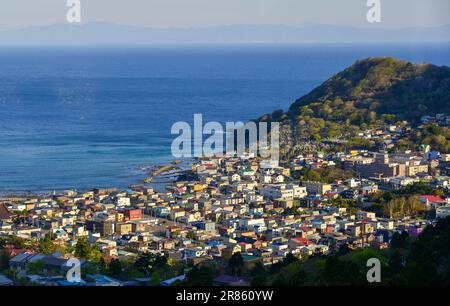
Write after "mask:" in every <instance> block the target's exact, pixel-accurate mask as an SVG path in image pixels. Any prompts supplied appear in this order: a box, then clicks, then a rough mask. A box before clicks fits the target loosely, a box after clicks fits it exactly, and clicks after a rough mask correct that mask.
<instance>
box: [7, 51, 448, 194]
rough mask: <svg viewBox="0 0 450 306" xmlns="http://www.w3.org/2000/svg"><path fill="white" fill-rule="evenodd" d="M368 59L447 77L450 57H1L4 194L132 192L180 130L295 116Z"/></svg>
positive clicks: (290, 54)
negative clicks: (291, 112)
mask: <svg viewBox="0 0 450 306" xmlns="http://www.w3.org/2000/svg"><path fill="white" fill-rule="evenodd" d="M369 56H395V57H399V58H401V59H405V60H410V61H414V62H417V63H420V62H431V63H434V64H437V65H447V66H450V46H449V45H441V44H440V45H438V44H431V45H424V46H395V45H389V46H380V45H369V46H367V45H366V46H361V45H358V46H335V45H317V46H312V45H304V46H299V45H297V46H287V45H286V46H276V47H275V46H267V45H247V46H245V45H244V46H200V45H198V46H154V47H108V48H87V47H86V48H81V47H78V48H58V47H55V48H2V49H0V191H28V190H32V191H36V190H41V191H42V190H53V189H62V188H91V187H107V186H115V187H121V188H123V187H126V186H127V185H129V184H132V183H137V182H138V181H139V179H140V178H141V177H142V173H141V172H140V171H139V170H138V168H139V167H140V166H143V165H152V164H157V163H163V162H167V161H169V160H171V159H172V158H171V156H170V144H171V141H172V139H173V136H172V135H171V134H170V128H171V126H172V124H173V123H174V122H176V121H180V120H182V121H192V120H193V114H194V113H202V114H203V117H204V121H207V120H208V121H210V120H215V121H220V122H226V121H238V120H248V119H252V118H256V117H259V116H260V115H262V114H264V113H267V112H271V111H273V110H276V109H280V108H282V109H286V108H287V107H288V106H289V105H290V104H291V103H292V102H293V101H294V100H295V99H296V98H297V97H299V96H301V95H303V94H305V93H307V92H308V91H310V90H311V89H313V88H314V87H315V86H317V85H319V84H320V83H321V82H323V81H324V80H326V79H327V78H328V77H330V76H331V75H332V74H334V73H337V72H339V71H340V70H342V69H344V68H345V67H347V66H349V65H351V64H352V63H354V62H355V61H356V60H357V59H360V58H366V57H369Z"/></svg>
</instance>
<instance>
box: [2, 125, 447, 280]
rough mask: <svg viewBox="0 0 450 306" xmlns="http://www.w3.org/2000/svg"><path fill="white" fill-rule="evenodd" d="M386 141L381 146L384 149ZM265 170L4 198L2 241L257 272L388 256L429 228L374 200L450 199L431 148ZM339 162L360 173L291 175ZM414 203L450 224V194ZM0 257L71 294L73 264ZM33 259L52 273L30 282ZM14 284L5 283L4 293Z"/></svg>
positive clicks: (12, 252) (214, 162) (356, 153)
mask: <svg viewBox="0 0 450 306" xmlns="http://www.w3.org/2000/svg"><path fill="white" fill-rule="evenodd" d="M435 119H436V118H435ZM438 119H439V118H438ZM441 119H442V118H440V119H439V120H441ZM427 120H431V119H430V118H428V119H427ZM401 132H402V128H399V127H397V126H390V127H388V128H386V129H382V130H379V131H377V130H375V131H369V132H367V133H365V134H364V135H362V137H368V138H373V137H386V135H391V136H390V137H386V140H392V135H395V133H401ZM388 138H389V139H388ZM389 144H390V142H386V146H389ZM260 162H261V161H260V160H259V159H257V158H254V157H252V156H247V157H239V158H238V157H220V158H219V157H212V158H202V159H198V160H196V161H195V162H194V163H193V164H192V169H190V171H191V172H192V173H193V174H195V180H194V181H176V182H173V183H171V184H170V185H168V186H166V187H165V189H164V190H155V189H154V188H152V187H149V186H151V185H134V186H130V188H129V189H127V190H117V189H94V190H90V191H73V190H68V191H65V192H62V193H60V194H50V195H45V196H44V195H39V196H34V197H31V196H17V197H4V198H2V199H1V200H0V236H17V237H22V238H26V239H30V240H35V241H39V240H40V239H42V238H43V237H45V236H46V235H50V237H51V239H52V241H53V243H55V244H61V245H63V246H74V245H76V243H77V241H78V240H79V239H80V238H85V239H87V241H88V242H89V243H91V244H95V245H96V246H98V247H99V249H100V250H101V252H102V253H103V254H104V256H107V257H109V258H119V259H121V258H133V257H136V256H137V254H139V253H143V252H152V253H157V254H160V253H163V254H165V255H166V256H168V257H170V258H172V259H175V260H182V261H185V262H190V263H192V264H200V263H202V262H208V261H213V262H219V263H225V262H227V261H228V259H229V258H230V257H231V256H232V255H233V254H234V253H236V252H240V253H241V254H242V255H243V260H244V267H245V268H246V269H251V268H252V267H253V266H254V265H255V264H256V263H262V264H264V265H271V264H274V263H276V262H279V261H281V260H283V259H284V258H285V257H286V256H287V255H288V254H289V253H291V254H294V255H296V256H303V255H312V254H316V253H321V254H328V253H329V252H333V251H335V250H337V249H338V248H339V247H340V246H341V245H344V244H345V245H347V246H349V247H350V248H359V247H366V246H371V247H375V248H386V247H388V246H389V241H390V239H391V237H392V235H393V234H394V233H395V232H400V231H406V232H408V233H409V235H411V236H416V235H418V234H420V232H421V231H422V230H423V229H424V227H425V226H427V225H428V224H429V223H431V222H433V220H430V219H420V218H399V219H388V218H381V217H378V216H376V215H375V213H374V212H371V211H370V209H368V207H370V204H371V203H370V195H371V194H373V193H375V192H377V191H379V190H382V189H385V190H386V189H389V190H395V189H398V188H401V187H404V186H407V185H410V184H413V183H414V182H418V181H420V182H426V183H427V184H430V185H431V186H433V187H435V188H441V189H443V190H444V191H445V192H444V193H443V194H447V191H448V183H449V177H447V174H448V173H447V169H448V167H449V162H450V155H449V154H440V153H439V152H433V151H430V148H429V146H423V147H422V150H421V151H420V152H412V151H404V152H402V153H397V154H387V153H378V152H369V151H367V150H353V151H350V152H341V153H334V154H329V155H327V154H322V153H320V152H316V153H313V154H303V155H298V156H296V157H295V158H293V159H291V160H290V161H289V162H285V163H283V164H282V165H280V166H277V167H273V168H265V167H261V163H260ZM336 164H340V165H342V167H343V169H346V170H352V171H354V172H355V173H358V176H356V177H352V178H349V179H346V180H336V181H334V182H332V183H324V182H318V181H298V180H294V179H293V178H292V175H291V174H292V172H293V171H298V170H302V169H320V168H323V167H330V166H331V167H333V166H335V165H336ZM338 198H341V199H349V200H354V201H355V202H356V203H358V207H357V208H358V209H354V208H353V209H349V208H348V207H343V206H342V205H339V204H337V202H336V201H335V200H336V199H338ZM419 198H420V201H421V202H422V204H423V205H424V207H425V208H426V209H427V210H430V211H434V212H435V213H436V218H443V217H446V216H449V215H450V205H449V203H450V202H449V198H448V197H446V196H435V195H427V194H425V195H421V196H420V197H419ZM17 220H20V222H17ZM14 221H16V222H14ZM2 251H3V252H6V253H8V255H9V256H10V257H11V259H10V267H11V268H12V269H14V271H16V272H17V273H16V277H18V278H20V277H22V278H28V280H29V281H31V282H34V283H37V284H51V285H67V280H66V279H65V278H64V277H63V276H60V275H64V272H65V271H66V270H67V265H66V263H67V260H68V258H69V257H68V256H67V255H66V256H63V255H61V254H58V253H55V254H50V255H44V254H38V253H35V252H33V251H32V250H27V249H17V248H15V247H14V246H4V247H3V250H2ZM36 261H41V262H43V263H44V270H45V271H56V272H57V273H56V275H55V276H48V275H45V276H44V275H29V274H27V273H26V267H27V266H28V265H29V264H30V263H33V262H36ZM83 264H87V262H83ZM181 278H183V275H181V276H179V279H181ZM220 279H226V276H223V275H222V276H221V278H220ZM144 281H145V280H140V279H135V280H130V281H129V282H128V283H133V284H141V283H142V282H144ZM233 281H236V280H235V279H234V278H231V280H230V282H233ZM239 281H242V280H239ZM83 282H85V283H89V284H93V285H97V286H103V285H123V284H124V283H123V282H120V281H117V280H114V279H112V278H110V277H107V276H105V275H98V274H92V275H87V276H86V277H84V278H83ZM218 282H220V280H218ZM11 283H12V281H11V280H9V279H8V278H6V277H5V276H4V275H0V285H2V284H6V285H8V284H11ZM163 283H164V282H163ZM166 283H167V282H165V283H164V284H166ZM169 283H170V282H169Z"/></svg>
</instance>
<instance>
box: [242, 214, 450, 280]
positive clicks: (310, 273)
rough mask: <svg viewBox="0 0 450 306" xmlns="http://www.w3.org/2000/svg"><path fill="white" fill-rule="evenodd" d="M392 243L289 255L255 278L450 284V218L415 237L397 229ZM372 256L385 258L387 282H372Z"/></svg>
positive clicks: (254, 274)
mask: <svg viewBox="0 0 450 306" xmlns="http://www.w3.org/2000/svg"><path fill="white" fill-rule="evenodd" d="M392 244H393V245H392V247H391V248H390V249H386V250H375V249H372V248H365V249H357V250H350V249H348V248H345V247H341V248H340V249H339V251H338V252H337V253H336V254H335V255H330V256H313V257H310V258H308V259H306V260H294V261H293V262H290V260H286V263H285V264H283V263H280V264H275V265H273V266H272V267H271V268H270V269H266V268H265V267H263V266H262V265H260V266H256V267H255V268H254V269H253V270H252V271H251V273H250V277H251V279H252V284H254V285H275V286H286V285H287V286H298V285H339V286H347V285H349V286H355V285H356V286H360V285H361V286H368V285H369V286H373V285H382V286H390V285H395V286H400V285H410V286H427V285H439V286H448V285H450V274H449V272H450V218H446V219H441V220H439V221H438V222H437V224H436V225H435V226H428V227H427V228H426V229H425V230H424V231H423V233H422V234H421V235H420V236H419V237H418V238H415V240H414V239H413V238H410V237H409V236H408V235H407V234H405V233H402V234H396V235H395V236H394V238H393V240H392ZM370 258H378V259H379V260H380V263H381V283H369V282H368V281H367V278H366V274H367V272H368V270H369V267H367V266H366V264H367V260H368V259H370ZM288 262H290V263H288Z"/></svg>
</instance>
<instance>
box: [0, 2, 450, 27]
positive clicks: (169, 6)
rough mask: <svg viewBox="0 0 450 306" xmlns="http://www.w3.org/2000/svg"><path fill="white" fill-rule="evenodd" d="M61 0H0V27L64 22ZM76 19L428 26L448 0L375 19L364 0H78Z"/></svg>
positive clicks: (389, 9) (403, 7)
mask: <svg viewBox="0 0 450 306" xmlns="http://www.w3.org/2000/svg"><path fill="white" fill-rule="evenodd" d="M66 1H67V0H0V30H10V29H18V28H24V27H32V26H42V25H51V24H56V23H64V22H67V21H66V14H67V10H68V7H66ZM80 2H81V17H82V22H83V23H86V22H109V23H116V24H124V25H133V26H145V27H156V28H172V27H182V28H192V27H208V26H217V25H231V24H281V25H303V24H326V25H343V26H354V27H383V28H403V27H417V26H419V27H433V26H441V25H447V24H450V17H449V12H450V1H449V0H380V3H381V18H382V20H381V23H377V24H373V23H372V24H371V23H368V22H367V20H366V13H367V11H368V9H369V8H368V7H367V3H366V2H367V0H80Z"/></svg>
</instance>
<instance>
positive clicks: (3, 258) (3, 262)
mask: <svg viewBox="0 0 450 306" xmlns="http://www.w3.org/2000/svg"><path fill="white" fill-rule="evenodd" d="M9 259H10V258H9V256H8V254H6V253H2V254H0V272H2V271H4V270H7V269H8V268H9Z"/></svg>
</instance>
